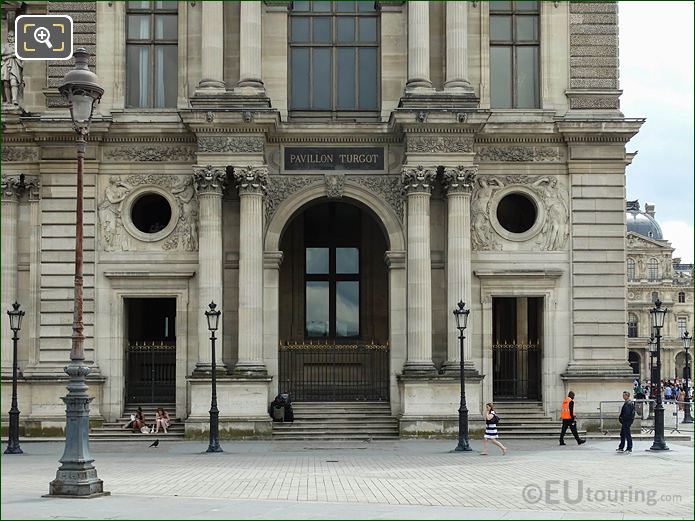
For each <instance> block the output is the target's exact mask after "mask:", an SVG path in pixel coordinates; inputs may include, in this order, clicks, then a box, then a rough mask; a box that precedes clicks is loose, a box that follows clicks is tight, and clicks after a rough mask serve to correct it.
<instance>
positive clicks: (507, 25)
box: [490, 16, 512, 42]
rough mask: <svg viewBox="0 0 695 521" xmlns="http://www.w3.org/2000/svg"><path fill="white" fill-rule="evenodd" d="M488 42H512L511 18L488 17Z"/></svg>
mask: <svg viewBox="0 0 695 521" xmlns="http://www.w3.org/2000/svg"><path fill="white" fill-rule="evenodd" d="M490 40H502V41H503V42H510V41H511V40H512V17H511V16H491V17H490Z"/></svg>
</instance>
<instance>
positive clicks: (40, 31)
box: [34, 27, 53, 49]
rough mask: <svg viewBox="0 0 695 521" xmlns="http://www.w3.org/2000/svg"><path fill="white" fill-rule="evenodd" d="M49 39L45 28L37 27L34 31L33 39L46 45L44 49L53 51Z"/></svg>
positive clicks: (48, 33)
mask: <svg viewBox="0 0 695 521" xmlns="http://www.w3.org/2000/svg"><path fill="white" fill-rule="evenodd" d="M50 38H51V33H50V32H49V31H48V29H46V28H45V27H37V28H36V29H35V30H34V39H35V40H36V41H37V42H39V43H44V44H46V47H48V48H49V49H53V45H52V44H51V40H50Z"/></svg>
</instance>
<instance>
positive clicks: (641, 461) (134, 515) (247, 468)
mask: <svg viewBox="0 0 695 521" xmlns="http://www.w3.org/2000/svg"><path fill="white" fill-rule="evenodd" d="M555 443H556V442H545V441H521V440H519V441H509V442H507V446H508V448H509V449H510V451H509V453H508V454H507V455H506V456H502V455H500V453H499V451H497V450H496V449H495V450H491V451H490V455H489V456H487V457H485V456H480V455H479V454H478V451H479V450H480V448H481V444H480V442H479V441H477V440H476V441H474V442H473V448H474V450H475V452H471V453H466V454H461V453H450V452H449V451H450V450H451V449H452V448H453V446H454V445H455V442H453V441H451V440H448V441H446V440H436V441H434V440H432V441H424V440H418V441H397V442H381V443H379V442H373V443H312V442H270V441H268V442H260V441H248V442H240V441H237V442H229V441H227V442H224V443H223V448H224V450H225V452H224V453H222V454H206V453H204V450H205V449H206V447H207V445H206V444H203V443H199V442H167V441H166V440H162V442H161V443H160V445H159V447H158V448H156V449H155V448H148V447H147V444H146V443H138V442H134V443H119V444H111V443H98V444H97V443H95V444H92V451H93V456H94V457H95V460H96V466H97V469H98V472H99V476H100V477H101V478H102V479H103V480H104V489H105V490H108V491H109V492H111V495H110V496H108V497H102V498H97V499H92V500H86V501H75V500H70V499H49V498H42V497H41V495H42V494H45V493H47V492H48V483H49V482H50V481H51V480H52V479H53V478H54V476H55V471H56V469H57V467H58V461H57V460H58V458H59V457H60V456H61V454H62V449H63V444H62V443H60V442H38V443H25V444H24V445H23V449H24V451H25V454H24V455H20V456H7V455H3V456H2V519H30V518H41V519H58V518H61V519H97V518H101V519H239V518H249V519H344V518H347V519H365V518H367V519H462V518H490V517H492V516H494V517H497V518H502V519H504V518H541V519H565V518H612V519H634V518H649V519H651V518H669V519H692V518H693V447H692V443H691V442H685V441H669V442H668V443H669V446H670V447H671V450H670V451H668V452H662V453H650V452H645V449H647V448H648V447H649V446H650V442H649V441H648V440H639V441H636V445H635V451H634V452H633V454H631V455H627V454H617V453H615V446H616V443H615V442H614V441H612V440H590V441H589V442H588V443H587V444H586V445H584V446H581V447H578V446H576V445H574V444H573V443H570V444H568V445H567V446H566V447H559V446H556V445H555ZM493 449H494V447H493ZM674 478H677V479H674ZM674 484H675V486H674Z"/></svg>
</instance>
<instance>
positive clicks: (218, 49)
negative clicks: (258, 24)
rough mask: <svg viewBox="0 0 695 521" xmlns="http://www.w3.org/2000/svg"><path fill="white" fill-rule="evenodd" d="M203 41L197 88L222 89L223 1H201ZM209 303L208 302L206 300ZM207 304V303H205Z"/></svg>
mask: <svg viewBox="0 0 695 521" xmlns="http://www.w3.org/2000/svg"><path fill="white" fill-rule="evenodd" d="M200 4H201V9H202V10H203V12H202V18H203V21H202V23H203V30H202V34H203V41H202V48H201V79H200V83H198V89H210V90H213V91H214V90H217V91H224V90H225V87H224V79H223V75H222V68H223V66H224V34H225V33H224V27H223V21H224V16H223V11H224V8H223V4H224V2H221V1H215V2H201V3H200ZM208 304H209V302H208ZM206 305H207V304H206Z"/></svg>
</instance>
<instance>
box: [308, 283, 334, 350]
mask: <svg viewBox="0 0 695 521" xmlns="http://www.w3.org/2000/svg"><path fill="white" fill-rule="evenodd" d="M305 297H306V333H307V335H308V336H324V337H325V336H328V334H329V318H328V317H329V305H330V302H329V301H330V297H329V290H328V282H327V281H326V282H324V281H314V280H310V281H307V282H306V295H305Z"/></svg>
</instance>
